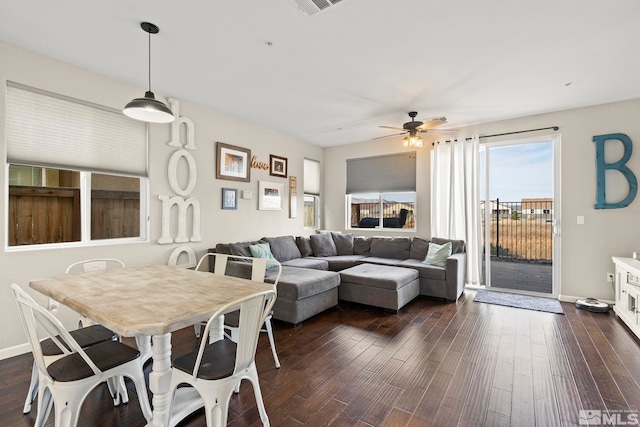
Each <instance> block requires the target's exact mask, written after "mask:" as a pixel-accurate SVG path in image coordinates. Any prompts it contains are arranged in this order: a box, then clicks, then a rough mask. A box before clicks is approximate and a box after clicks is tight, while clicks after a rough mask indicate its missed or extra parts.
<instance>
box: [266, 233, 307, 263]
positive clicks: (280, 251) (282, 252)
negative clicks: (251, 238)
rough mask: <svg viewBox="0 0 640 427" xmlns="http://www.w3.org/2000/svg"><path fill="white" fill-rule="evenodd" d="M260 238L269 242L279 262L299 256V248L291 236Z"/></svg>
mask: <svg viewBox="0 0 640 427" xmlns="http://www.w3.org/2000/svg"><path fill="white" fill-rule="evenodd" d="M260 240H263V241H265V242H267V243H268V244H269V247H270V248H271V253H272V254H273V256H274V258H275V259H277V260H278V261H280V262H284V261H289V260H291V259H295V258H300V256H301V255H300V249H298V245H296V240H295V239H294V237H293V236H279V237H263V238H262V239H260Z"/></svg>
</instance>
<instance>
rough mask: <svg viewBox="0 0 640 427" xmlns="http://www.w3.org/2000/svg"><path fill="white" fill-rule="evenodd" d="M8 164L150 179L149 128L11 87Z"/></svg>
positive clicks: (84, 104)
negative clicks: (147, 177) (148, 160)
mask: <svg viewBox="0 0 640 427" xmlns="http://www.w3.org/2000/svg"><path fill="white" fill-rule="evenodd" d="M6 120H7V121H6V139H7V162H8V163H12V164H23V165H29V166H45V167H56V168H61V169H79V170H85V171H95V172H111V173H113V172H115V173H123V174H127V175H135V176H147V124H146V123H143V122H139V121H136V120H132V119H130V118H128V117H126V116H124V115H123V114H122V113H121V112H120V111H117V110H112V109H109V108H106V107H102V106H98V105H95V104H91V103H87V102H83V101H79V100H75V99H73V98H69V97H65V96H62V95H57V94H53V93H50V92H46V91H42V90H38V89H33V88H30V87H28V86H23V85H20V84H17V83H12V82H7V112H6Z"/></svg>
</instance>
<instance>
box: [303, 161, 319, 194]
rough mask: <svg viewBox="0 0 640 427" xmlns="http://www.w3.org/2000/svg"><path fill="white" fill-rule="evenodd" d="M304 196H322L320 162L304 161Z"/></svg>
mask: <svg viewBox="0 0 640 427" xmlns="http://www.w3.org/2000/svg"><path fill="white" fill-rule="evenodd" d="M304 194H315V195H319V194H320V162H318V161H316V160H310V159H304Z"/></svg>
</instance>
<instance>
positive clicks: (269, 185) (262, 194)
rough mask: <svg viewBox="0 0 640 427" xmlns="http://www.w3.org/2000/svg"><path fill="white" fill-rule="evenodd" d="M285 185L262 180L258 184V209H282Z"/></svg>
mask: <svg viewBox="0 0 640 427" xmlns="http://www.w3.org/2000/svg"><path fill="white" fill-rule="evenodd" d="M283 191H284V186H283V185H282V184H278V183H276V182H268V181H260V182H259V185H258V192H259V194H258V209H259V210H261V211H281V210H282V199H283V195H284V193H283Z"/></svg>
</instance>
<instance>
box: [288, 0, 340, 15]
mask: <svg viewBox="0 0 640 427" xmlns="http://www.w3.org/2000/svg"><path fill="white" fill-rule="evenodd" d="M294 1H295V3H296V4H297V5H298V7H299V8H300V10H302V11H303V12H304V13H306V14H307V15H313V14H314V13H318V12H320V11H322V10H324V9H326V8H328V7H329V6H333V5H334V4H336V3H340V1H341V0H294Z"/></svg>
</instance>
